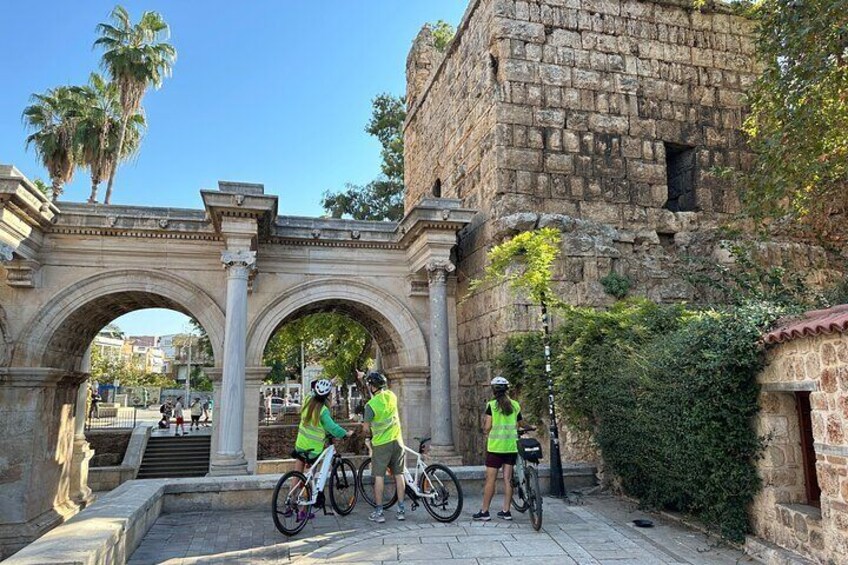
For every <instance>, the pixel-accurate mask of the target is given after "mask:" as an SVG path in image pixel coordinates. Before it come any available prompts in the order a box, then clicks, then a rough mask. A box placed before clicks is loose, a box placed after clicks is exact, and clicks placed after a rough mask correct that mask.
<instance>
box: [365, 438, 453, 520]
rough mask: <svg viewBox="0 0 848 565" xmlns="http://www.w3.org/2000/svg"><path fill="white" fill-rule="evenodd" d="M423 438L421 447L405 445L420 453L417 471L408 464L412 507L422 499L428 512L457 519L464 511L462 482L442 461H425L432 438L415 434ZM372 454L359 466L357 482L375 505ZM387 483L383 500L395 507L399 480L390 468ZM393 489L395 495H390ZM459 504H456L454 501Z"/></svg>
mask: <svg viewBox="0 0 848 565" xmlns="http://www.w3.org/2000/svg"><path fill="white" fill-rule="evenodd" d="M415 439H416V440H419V444H418V451H413V450H412V449H410V448H408V447H406V446H405V445H404V446H402V447H403V449H404V451H406V452H408V453H409V454H411V455H414V456H415V457H416V462H415V473H414V474H413V473H412V472H410V470H409V468H408V467H407V466H406V465H404V468H403V475H404V478H405V482H406V489H405V492H406V496H407V498H408V499H409V500H410V501H411V504H410V510H415V509H417V508H418V506H419V501H420V502H421V503H423V504H424V508H425V509H426V510H427V512H428V513H429V514H430V516H432V517H433V518H435V519H436V520H438V521H439V522H453V521H454V520H456V519H457V517H458V516H459V515H460V513H461V512H462V501H463V498H462V486H461V485H460V484H459V480H458V479H457V478H456V475H455V474H454V472H453V471H451V470H450V469H449V468H448V467H447V466H445V465H442V464H441V463H432V464H430V465H425V464H424V463H423V462H422V458H423V456H424V455H426V454H427V451H428V449H429V446H428V445H427V442H429V441H430V438H415ZM370 465H371V458H370V457H369V458H367V459H366V460H365V461H363V462H362V464H361V465H360V466H359V472H358V474H357V483H358V485H359V492H360V494H361V495H362V498H364V499H365V502H367V503H368V504H370V505H371V506H372V507H376V506H377V504H376V502H375V501H374V496H373V492H374V490H373V488H374V481H373V478H372V474H371V469H370ZM383 484H384V487H383V500H388V502H387V503H385V504H384V505H383V508H391V507H392V506H393V505H394V504H395V503H396V502H397V500H398V496H397V483H396V482H395V480H394V477H393V476H392V475H391V473H390V472H389V471H387V472H386V480H385V481H384V483H383ZM389 493H391V495H389ZM454 500H455V501H456V506H452V504H453V501H454Z"/></svg>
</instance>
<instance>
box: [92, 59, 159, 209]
mask: <svg viewBox="0 0 848 565" xmlns="http://www.w3.org/2000/svg"><path fill="white" fill-rule="evenodd" d="M79 93H80V100H81V104H80V107H79V121H78V123H77V127H76V136H77V141H78V143H79V147H80V160H81V163H82V164H84V165H85V166H86V167H88V170H89V171H90V173H91V195H90V196H89V198H88V201H89V202H92V203H93V202H97V190H98V188H99V186H100V183H101V182H103V181H104V180H106V179H107V178H109V175H110V174H111V172H112V171H113V170H114V169H115V166H116V165H117V163H118V162H119V161H120V160H122V159H125V158H127V157H129V156H130V155H132V154H133V153H135V151H136V150H137V149H138V146H139V145H140V143H141V137H142V130H143V128H144V126H145V122H144V115H143V113H142V112H140V111H139V112H136V113H134V114H133V115H132V116H130V119H129V121H128V122H127V129H126V131H125V135H124V143H123V147H122V148H121V157H120V159H119V158H118V143H119V139H118V136H119V132H120V130H121V123H122V121H123V115H122V108H121V102H120V95H119V92H118V87H117V85H116V84H115V83H114V82H108V81H107V80H106V79H104V78H103V77H102V76H101V75H100V74H98V73H91V75H90V77H89V82H88V85H87V86H84V87H82V88H80V89H79Z"/></svg>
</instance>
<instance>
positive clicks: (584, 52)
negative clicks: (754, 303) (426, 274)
mask: <svg viewBox="0 0 848 565" xmlns="http://www.w3.org/2000/svg"><path fill="white" fill-rule="evenodd" d="M751 31H752V25H751V23H750V22H749V21H747V20H745V19H743V18H741V17H739V16H736V15H733V14H732V13H731V11H730V10H729V9H728V8H727V7H726V6H725V5H723V4H716V5H711V6H709V7H707V8H705V9H703V10H702V11H698V10H694V9H693V8H692V2H691V0H645V1H642V0H471V2H470V4H469V6H468V9H467V11H466V13H465V15H464V17H463V20H462V22H461V24H460V26H459V28H458V30H457V34H456V37H455V39H454V40H453V42H452V43H451V44H450V46H449V47H448V48H447V50H446V52H445V53H443V54H442V53H439V52H437V51H436V49H435V48H434V46H433V41H432V37H431V35H430V33H429V30H427V29H424V30H422V33H421V34H419V36H418V37H417V38H416V40H415V42H414V44H413V47H412V51H411V52H410V55H409V58H408V63H407V65H408V68H407V79H408V85H407V102H408V104H409V108H408V111H409V113H408V118H407V123H406V130H405V166H406V179H405V180H406V190H407V193H406V207H407V209H409V208H410V207H411V206H413V205H414V204H415V203H416V202H418V201H419V200H420V199H421V198H423V197H427V196H442V197H446V198H459V199H462V201H463V205H464V207H466V208H473V209H477V210H479V211H480V212H479V214H478V215H477V217H476V219H475V221H474V222H473V223H472V224H471V225H470V226H469V227H468V228H467V229H466V230H465V231H464V232H463V233H462V234H461V240H460V246H459V254H458V257H457V258H456V260H457V284H458V295H459V296H464V295H465V294H466V293H467V287H468V281H469V280H470V279H472V278H474V277H476V276H479V275H480V273H481V270H482V269H483V267H484V266H485V254H486V251H487V250H488V248H489V247H490V246H491V245H492V244H494V243H497V242H499V241H501V240H502V239H503V238H504V237H506V236H508V235H511V234H513V233H515V232H516V231H518V230H524V229H531V228H533V227H541V226H549V225H550V226H556V227H558V228H560V229H561V230H562V232H563V243H564V244H563V250H562V251H563V258H562V261H561V262H560V264H559V265H558V268H557V273H556V278H557V285H558V290H559V292H560V294H561V295H562V296H564V297H565V298H566V299H568V300H569V301H570V302H571V303H574V304H581V305H598V306H603V305H606V304H609V303H611V302H612V298H611V297H609V296H607V295H606V294H605V293H604V291H603V287H602V285H601V284H600V282H599V279H601V278H603V277H604V276H606V275H608V274H609V273H611V272H615V273H618V274H620V275H624V276H627V277H629V278H630V279H631V281H633V285H634V286H633V291H634V292H635V293H638V294H641V295H645V296H648V297H650V298H652V299H655V300H660V301H673V300H682V299H688V298H691V295H692V289H691V288H690V287H689V285H688V284H687V283H686V282H685V279H684V277H683V276H681V274H680V272H679V269H677V268H676V266H677V265H679V263H680V257H682V256H683V255H684V254H687V253H695V254H699V255H702V256H707V257H709V256H710V255H711V254H714V253H718V249H717V247H716V241H715V230H716V228H717V226H718V224H719V223H720V222H721V221H722V219H723V218H725V217H726V216H727V214H730V213H733V212H735V211H737V210H738V207H739V202H738V199H737V195H736V193H735V192H734V190H733V189H732V188H731V187H730V186H729V184H728V183H727V182H726V181H724V180H722V179H721V178H719V177H718V176H716V175H715V174H714V172H713V171H714V167H719V166H721V167H723V166H732V167H736V166H742V167H744V166H745V165H746V163H747V162H748V161H749V159H750V154H749V153H748V152H747V149H746V147H745V143H744V137H743V134H742V132H741V127H742V121H743V112H744V93H745V91H746V90H747V89H748V88H749V87H750V86H751V84H752V83H753V81H754V78H755V72H756V67H755V65H756V63H755V61H754V57H753V53H754V47H753V43H752V39H751ZM457 318H458V324H459V325H458V342H459V365H460V366H459V372H460V374H459V382H460V424H459V425H460V429H463V430H478V429H479V414H480V411H481V409H482V406H483V404H484V402H485V397H486V395H487V394H488V391H487V388H486V387H485V386H483V385H485V384H486V383H487V382H488V379H489V378H490V367H491V360H492V359H493V357H494V355H495V354H496V352H497V348H498V347H499V345H500V344H501V343H502V342H503V339H504V337H505V336H507V335H508V334H509V333H511V332H514V331H521V330H528V329H532V328H537V327H538V312H536V311H535V310H534V309H533V308H531V307H529V306H527V305H526V304H522V302H521V300H519V299H516V297H515V296H511V295H510V294H509V293H508V292H507V291H505V290H503V289H489V290H482V291H479V292H478V293H477V294H475V295H474V296H471V297H468V298H467V299H466V300H464V301H462V302H461V303H460V304H459V305H458V307H457ZM460 443H461V449H462V451H463V455H464V456H465V457H466V460H468V461H474V460H476V458H479V453H481V450H482V443H481V435H480V434H479V433H474V432H473V431H471V432H469V433H466V434H465V437H463V438H460Z"/></svg>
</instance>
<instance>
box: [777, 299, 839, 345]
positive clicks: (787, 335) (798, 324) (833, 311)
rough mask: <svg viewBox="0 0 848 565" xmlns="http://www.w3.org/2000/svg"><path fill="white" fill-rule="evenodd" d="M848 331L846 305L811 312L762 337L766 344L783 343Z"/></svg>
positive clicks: (783, 324)
mask: <svg viewBox="0 0 848 565" xmlns="http://www.w3.org/2000/svg"><path fill="white" fill-rule="evenodd" d="M845 331H848V304H842V305H840V306H834V307H833V308H828V309H827V310H812V311H810V312H807V313H806V314H804V315H803V316H802V317H800V318H797V319H795V320H788V321H787V322H785V323H782V324H781V325H779V326H778V327H777V328H775V329H774V330H772V331H770V332H769V333H767V334H766V335H765V336H763V341H764V342H765V343H767V344H775V343H784V342H787V341H791V340H793V339H798V338H801V337H808V336H816V335H822V334H830V333H835V332H845Z"/></svg>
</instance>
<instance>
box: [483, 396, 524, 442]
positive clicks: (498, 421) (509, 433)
mask: <svg viewBox="0 0 848 565" xmlns="http://www.w3.org/2000/svg"><path fill="white" fill-rule="evenodd" d="M510 402H512V414H510V415H509V416H507V415H506V414H504V413H503V412H501V409H500V408H499V407H498V401H497V400H490V401H489V409H490V411H491V412H492V429H491V430H490V431H489V441H488V442H487V444H486V449H488V450H489V452H491V453H518V429H517V427H518V413H519V412H520V411H521V406H519V404H518V402H516V401H514V400H510Z"/></svg>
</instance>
